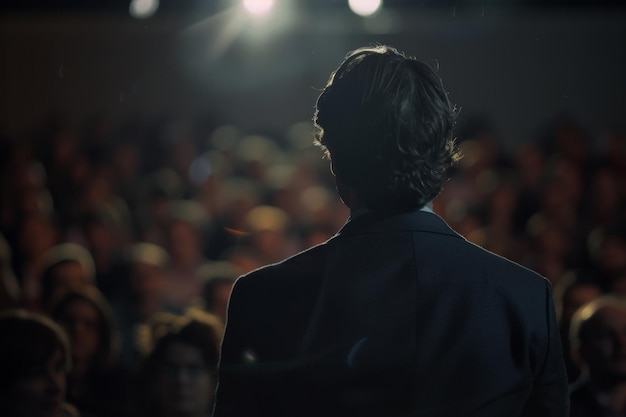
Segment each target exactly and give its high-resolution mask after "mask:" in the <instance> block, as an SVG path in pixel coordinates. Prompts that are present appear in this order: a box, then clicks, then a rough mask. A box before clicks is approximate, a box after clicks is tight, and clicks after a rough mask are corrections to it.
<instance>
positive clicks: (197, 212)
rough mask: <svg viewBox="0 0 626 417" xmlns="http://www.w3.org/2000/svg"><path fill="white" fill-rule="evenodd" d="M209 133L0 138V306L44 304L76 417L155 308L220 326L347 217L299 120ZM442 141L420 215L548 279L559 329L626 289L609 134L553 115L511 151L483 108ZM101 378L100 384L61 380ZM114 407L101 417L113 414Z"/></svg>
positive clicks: (92, 130)
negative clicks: (244, 288)
mask: <svg viewBox="0 0 626 417" xmlns="http://www.w3.org/2000/svg"><path fill="white" fill-rule="evenodd" d="M203 126H205V127H203ZM207 129H209V128H207V127H206V124H204V123H200V122H198V123H196V122H195V121H194V120H192V119H189V120H184V119H183V118H178V119H175V120H170V119H169V118H167V117H163V118H159V119H158V120H153V121H151V120H148V119H140V118H137V119H133V120H129V121H128V122H126V123H123V124H122V125H121V126H120V127H119V129H117V130H116V128H115V126H113V125H111V124H110V123H108V122H107V121H106V120H104V119H102V118H94V119H93V120H90V121H88V123H86V125H85V126H84V128H82V127H77V126H73V125H71V124H70V123H69V122H68V121H67V120H62V119H57V120H54V121H52V122H51V123H49V124H47V125H46V126H42V128H41V129H39V130H38V131H37V130H35V131H33V132H32V135H30V136H26V135H24V136H19V137H11V138H4V139H3V142H2V143H1V145H2V146H1V150H2V152H1V153H0V158H1V162H2V164H0V173H1V175H2V177H1V179H0V180H1V181H0V184H1V187H0V236H2V237H3V238H4V241H5V242H4V243H3V244H0V310H8V309H12V308H15V307H23V308H25V309H28V310H30V311H33V312H44V313H47V314H53V313H54V317H55V318H56V319H58V320H59V322H61V323H64V324H65V325H67V326H68V329H69V331H70V336H71V339H72V343H73V346H74V350H76V349H78V350H77V352H74V350H73V351H72V355H75V356H76V355H77V356H76V358H75V361H76V367H75V368H74V370H73V371H72V372H71V374H70V379H69V381H70V391H69V396H70V398H71V399H72V400H73V399H74V398H75V396H76V398H77V405H80V406H81V407H82V408H85V411H83V413H84V414H85V415H88V414H89V413H93V415H96V417H97V416H98V414H97V412H96V411H94V408H93V404H96V403H98V401H102V399H103V398H109V397H107V395H111V396H113V397H115V396H116V395H117V394H116V393H117V392H118V390H119V388H120V387H123V386H124V384H123V383H122V384H118V382H117V381H116V379H115V378H116V377H115V375H117V372H120V373H122V374H123V373H125V372H136V371H137V367H138V363H139V359H140V358H141V357H142V354H143V353H145V352H144V351H143V350H142V349H145V346H142V345H141V340H142V339H143V338H145V335H146V332H147V330H146V329H149V328H151V324H150V323H152V322H153V318H154V317H155V315H156V316H159V315H160V314H163V313H167V314H174V313H175V314H183V313H184V312H185V311H187V310H188V309H189V308H192V307H193V308H202V309H204V310H205V311H207V312H210V313H212V314H214V315H215V318H216V320H218V321H220V322H221V323H222V324H223V323H224V322H225V320H226V309H227V304H228V297H229V294H230V291H231V289H232V283H233V281H234V280H235V279H236V277H237V276H238V275H239V274H243V273H246V272H249V271H251V270H253V269H256V268H258V267H260V266H263V265H265V264H267V263H272V262H276V261H279V260H281V259H283V258H285V257H287V256H290V255H293V254H295V253H297V252H299V251H301V250H303V249H306V248H308V247H311V246H313V245H316V244H318V243H321V242H324V241H325V240H327V239H328V238H330V237H331V236H332V235H333V234H334V233H336V232H337V230H338V229H339V228H340V227H341V226H342V225H343V223H344V222H345V220H346V219H347V216H348V210H347V209H346V207H345V206H344V205H342V204H341V202H340V200H339V199H338V198H337V197H336V193H335V192H334V190H333V189H334V187H335V185H334V181H333V178H332V175H331V174H330V171H329V166H328V161H326V160H324V159H322V158H321V157H320V154H319V152H318V150H316V149H314V147H313V146H312V136H311V130H312V129H311V125H310V123H299V124H296V125H294V126H292V127H291V128H290V129H289V130H288V131H286V132H285V135H284V137H283V136H281V135H273V136H269V135H260V134H255V135H246V134H244V133H243V132H241V131H239V130H238V129H237V128H236V127H233V126H222V127H219V128H217V129H213V128H210V129H211V130H207ZM457 135H458V141H459V143H460V146H461V147H462V149H463V151H464V153H465V157H464V158H463V160H462V161H461V163H460V164H459V166H458V168H456V169H455V170H454V171H453V172H452V173H451V174H452V175H451V180H450V181H449V182H447V183H446V184H445V187H444V190H443V192H442V194H441V195H440V196H439V197H438V198H437V199H436V200H435V202H434V210H435V211H436V212H437V213H438V214H439V215H441V216H442V217H443V218H444V219H445V220H446V221H447V222H448V223H450V224H451V225H452V226H453V227H454V228H456V229H457V230H458V231H460V232H461V234H463V235H464V236H465V237H466V238H467V239H468V240H470V241H472V242H474V243H477V244H480V245H483V246H485V247H486V248H487V249H489V250H491V251H493V252H495V253H497V254H500V255H502V256H505V257H507V258H510V259H512V260H514V261H516V262H518V263H520V264H522V265H524V266H527V267H529V268H531V269H534V270H536V271H538V272H540V273H542V274H544V275H545V276H547V277H548V278H549V279H550V281H551V282H552V283H553V284H554V285H555V289H556V291H555V296H556V297H557V300H556V301H557V303H558V304H559V305H560V306H561V308H560V312H561V331H562V334H563V335H564V336H565V335H566V334H567V332H568V329H569V327H570V326H569V321H570V318H571V316H572V315H573V312H574V311H575V309H576V308H577V307H579V306H580V305H581V304H583V303H586V302H589V301H591V300H592V299H595V298H596V297H599V296H600V295H602V294H603V293H608V292H610V293H614V294H621V295H626V226H625V225H626V221H625V220H624V219H626V134H625V132H623V131H621V130H619V129H615V128H608V129H607V130H606V132H604V133H599V132H595V133H594V132H589V131H586V130H585V129H584V128H583V127H581V126H580V125H579V124H578V123H576V121H575V120H572V119H571V118H568V117H563V116H561V115H559V116H557V117H555V118H554V119H553V120H551V121H550V122H549V123H548V124H547V125H546V126H544V127H543V129H540V131H539V133H538V134H537V135H536V136H535V137H534V138H529V139H528V140H526V141H524V143H522V144H520V145H519V146H518V147H517V148H516V149H506V148H505V147H504V144H506V140H507V138H506V137H501V135H500V134H499V132H498V131H497V130H496V129H495V128H494V126H493V125H491V124H490V123H489V121H487V120H485V119H484V118H481V117H478V118H473V117H467V118H466V119H465V120H462V121H460V122H459V128H458V129H457ZM596 145H597V146H596ZM85 286H87V287H89V288H91V289H87V290H85V289H84V288H83V287H85ZM78 293H81V294H82V295H80V296H79V295H78ZM96 293H97V295H94V294H96ZM62 299H65V302H64V303H63V306H61V303H60V300H62ZM69 300H72V301H71V302H70V301H69ZM76 306H79V307H76ZM103 306H106V307H103ZM70 307H71V308H70ZM111 309H112V310H113V312H114V313H113V315H111V314H110V311H108V310H111ZM73 314H78V315H79V316H80V317H82V318H80V317H74V316H72V315H73ZM81 314H82V315H81ZM112 317H114V318H115V320H113V319H112ZM175 317H177V316H175ZM87 319H89V320H87ZM91 319H93V320H91ZM74 321H76V322H77V323H78V322H82V323H83V325H84V324H86V323H85V322H87V324H88V323H89V322H92V324H94V327H92V329H91V330H92V331H93V335H92V336H93V338H92V339H91V340H92V343H95V342H94V340H96V339H97V343H96V344H97V345H98V349H96V350H97V352H98V353H97V354H96V352H91V351H90V350H89V349H87V351H89V352H91V353H89V354H86V353H84V350H82V351H81V349H85V348H81V347H80V346H81V344H80V343H83V342H80V341H79V340H78V339H80V340H82V339H84V338H85V339H86V340H89V337H90V336H85V335H84V334H82V333H80V332H81V331H82V330H80V329H78V327H80V326H78V324H72V323H74ZM115 322H117V325H115V324H112V323H115ZM77 326H78V327H77ZM74 327H76V328H74ZM83 327H85V326H83ZM87 328H88V326H87ZM109 332H113V333H115V332H117V333H119V336H120V342H121V343H120V346H119V347H121V350H120V352H119V357H118V358H117V359H116V360H114V361H113V362H108V361H103V362H101V364H102V365H103V366H104V368H103V369H97V367H94V365H93V362H94V361H97V362H98V363H100V361H101V359H94V358H96V357H99V355H101V354H103V353H102V352H101V351H100V350H99V349H105V347H107V346H108V347H107V348H106V349H110V348H111V346H110V342H111V340H112V339H111V340H109V339H107V338H108V337H110V335H109ZM75 333H77V334H81V335H79V336H76V334H75ZM148 333H150V332H149V331H148ZM96 334H97V336H96ZM111 334H112V333H111ZM105 339H106V340H105ZM107 340H108V341H107ZM85 343H86V342H85ZM563 344H564V359H565V360H566V363H567V364H568V369H569V371H570V382H572V384H576V383H579V382H580V381H581V378H580V376H581V373H580V369H579V366H578V364H577V362H574V361H573V358H572V357H571V356H570V354H569V348H568V339H567V338H564V343H563ZM106 349H105V350H106ZM81 352H83V353H81ZM111 352H112V350H111V351H109V353H111ZM94 355H95V356H94ZM105 356H108V354H107V355H105ZM110 365H111V366H113V367H112V368H109V366H110ZM120 367H121V369H127V371H119V369H120ZM99 374H107V375H109V376H110V377H109V376H107V377H106V378H105V377H103V378H101V381H102V383H101V384H100V385H98V384H95V385H90V384H91V382H89V383H85V385H84V387H85V392H80V390H78V391H75V388H76V387H77V385H76V384H75V381H78V380H81V381H88V380H90V379H91V378H94V376H93V375H99ZM81 384H82V382H81ZM81 386H82V385H81ZM82 401H84V402H82ZM114 403H115V402H113V401H111V402H110V404H111V405H113V404H114ZM84 404H87V405H84ZM115 407H117V405H114V408H106V407H105V408H104V409H103V410H106V411H105V412H107V413H108V412H112V413H115V412H119V413H123V412H125V411H124V409H123V408H119V409H117V408H115ZM120 407H123V405H120ZM79 411H82V410H80V407H79Z"/></svg>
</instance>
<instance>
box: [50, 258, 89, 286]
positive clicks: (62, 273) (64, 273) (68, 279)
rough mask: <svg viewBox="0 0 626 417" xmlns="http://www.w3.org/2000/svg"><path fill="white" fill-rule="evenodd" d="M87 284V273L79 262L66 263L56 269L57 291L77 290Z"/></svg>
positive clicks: (55, 281)
mask: <svg viewBox="0 0 626 417" xmlns="http://www.w3.org/2000/svg"><path fill="white" fill-rule="evenodd" d="M85 282H87V277H86V276H85V271H84V270H83V267H82V265H81V264H79V263H78V262H73V261H72V262H64V263H62V264H60V265H57V266H55V267H54V283H55V286H56V289H57V290H66V289H70V288H76V287H78V286H80V285H81V284H83V283H85Z"/></svg>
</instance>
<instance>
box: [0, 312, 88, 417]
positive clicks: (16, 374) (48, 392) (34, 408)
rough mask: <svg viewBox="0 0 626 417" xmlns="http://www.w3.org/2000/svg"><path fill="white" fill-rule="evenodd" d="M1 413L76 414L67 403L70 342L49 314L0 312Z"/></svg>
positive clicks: (25, 416)
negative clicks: (50, 318) (45, 315)
mask: <svg viewBox="0 0 626 417" xmlns="http://www.w3.org/2000/svg"><path fill="white" fill-rule="evenodd" d="M0 334H1V335H2V339H1V342H0V369H1V370H2V371H0V415H2V416H11V417H71V416H73V417H76V416H78V413H77V411H76V410H75V409H74V407H72V406H70V405H68V404H67V403H65V389H66V374H67V372H68V371H69V369H70V362H71V361H70V355H69V344H68V341H67V337H66V335H65V333H64V332H63V330H62V329H61V328H60V327H59V326H58V325H56V324H55V323H54V322H52V321H51V320H49V319H48V318H46V317H44V316H41V315H38V314H35V313H31V312H27V311H24V310H9V311H6V312H3V313H2V314H0Z"/></svg>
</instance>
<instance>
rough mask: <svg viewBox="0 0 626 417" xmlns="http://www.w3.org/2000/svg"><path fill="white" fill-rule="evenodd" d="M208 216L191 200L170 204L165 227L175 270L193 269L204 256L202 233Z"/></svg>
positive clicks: (206, 224)
mask: <svg viewBox="0 0 626 417" xmlns="http://www.w3.org/2000/svg"><path fill="white" fill-rule="evenodd" d="M207 226H208V214H207V213H206V211H205V209H204V207H203V206H202V205H201V204H199V203H197V202H195V201H192V200H178V201H173V202H171V203H170V221H169V224H168V227H167V234H166V237H167V249H168V252H169V254H170V256H171V261H172V266H173V267H174V268H176V269H184V270H186V269H194V270H195V268H197V267H198V266H199V264H200V263H201V262H202V258H203V256H204V232H205V230H206V228H207Z"/></svg>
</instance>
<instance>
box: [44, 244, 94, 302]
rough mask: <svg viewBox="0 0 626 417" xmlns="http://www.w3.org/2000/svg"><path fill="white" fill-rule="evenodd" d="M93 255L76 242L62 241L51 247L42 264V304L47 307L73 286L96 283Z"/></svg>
mask: <svg viewBox="0 0 626 417" xmlns="http://www.w3.org/2000/svg"><path fill="white" fill-rule="evenodd" d="M95 274H96V270H95V265H94V261H93V257H92V256H91V254H90V253H89V251H87V249H85V248H84V247H82V246H80V245H77V244H75V243H61V244H59V245H56V246H53V247H52V248H50V249H49V250H48V251H47V252H46V253H45V254H44V257H43V261H42V265H41V281H40V282H41V304H42V306H43V307H44V308H45V309H47V308H48V307H49V304H50V301H51V300H52V299H53V298H55V297H57V296H58V295H59V294H60V293H63V292H65V291H67V290H69V289H71V288H74V287H79V286H82V285H87V284H89V285H91V284H95Z"/></svg>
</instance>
